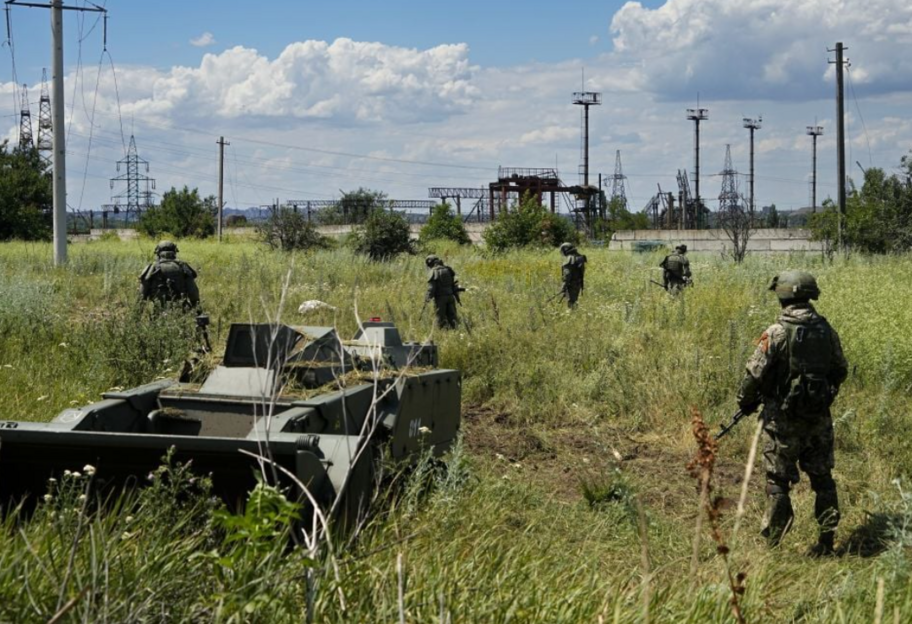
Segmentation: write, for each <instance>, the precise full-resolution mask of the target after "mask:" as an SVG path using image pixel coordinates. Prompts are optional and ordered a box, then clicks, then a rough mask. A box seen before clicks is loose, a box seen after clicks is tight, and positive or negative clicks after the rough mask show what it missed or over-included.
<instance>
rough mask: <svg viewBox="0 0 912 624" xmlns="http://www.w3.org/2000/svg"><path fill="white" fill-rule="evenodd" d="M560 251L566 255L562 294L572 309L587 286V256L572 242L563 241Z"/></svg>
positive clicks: (562, 271)
mask: <svg viewBox="0 0 912 624" xmlns="http://www.w3.org/2000/svg"><path fill="white" fill-rule="evenodd" d="M560 252H561V254H563V255H564V263H563V265H562V266H561V280H562V281H563V287H562V289H561V294H562V295H563V297H564V298H565V299H566V300H567V307H569V308H571V309H572V308H575V307H576V302H577V300H578V299H579V296H580V293H581V292H582V291H583V289H584V288H585V286H586V256H584V255H582V254H581V253H579V252H577V251H576V247H574V246H573V244H572V243H561V246H560Z"/></svg>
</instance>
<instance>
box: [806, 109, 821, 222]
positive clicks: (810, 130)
mask: <svg viewBox="0 0 912 624" xmlns="http://www.w3.org/2000/svg"><path fill="white" fill-rule="evenodd" d="M807 134H808V136H810V137H811V145H812V148H811V150H812V152H811V153H812V156H811V212H817V137H819V136H820V135H821V134H823V126H818V125H817V123H816V122H815V123H814V125H813V126H808V127H807Z"/></svg>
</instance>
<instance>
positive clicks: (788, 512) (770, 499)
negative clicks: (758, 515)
mask: <svg viewBox="0 0 912 624" xmlns="http://www.w3.org/2000/svg"><path fill="white" fill-rule="evenodd" d="M793 517H794V512H793V511H792V499H791V498H790V497H789V483H788V482H787V481H786V482H781V481H779V480H775V481H774V480H772V479H771V480H770V481H769V482H768V483H767V484H766V514H765V515H764V517H763V530H762V531H760V534H761V535H762V536H763V537H765V538H766V543H767V545H768V546H769V547H770V548H775V547H776V546H778V545H779V543H780V542H781V541H782V537H783V536H784V535H785V534H786V533H788V531H789V529H791V528H792V518H793Z"/></svg>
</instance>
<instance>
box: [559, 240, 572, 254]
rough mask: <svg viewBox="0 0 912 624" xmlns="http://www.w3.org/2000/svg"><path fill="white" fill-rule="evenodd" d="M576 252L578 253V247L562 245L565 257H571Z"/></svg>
mask: <svg viewBox="0 0 912 624" xmlns="http://www.w3.org/2000/svg"><path fill="white" fill-rule="evenodd" d="M574 251H576V247H574V246H573V243H561V246H560V252H561V253H562V254H564V255H565V256H569V255H570V254H572V253H573V252H574Z"/></svg>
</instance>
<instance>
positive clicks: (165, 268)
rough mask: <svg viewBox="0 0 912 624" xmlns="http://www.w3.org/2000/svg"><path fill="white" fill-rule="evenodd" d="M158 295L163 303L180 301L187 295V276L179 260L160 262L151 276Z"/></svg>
mask: <svg viewBox="0 0 912 624" xmlns="http://www.w3.org/2000/svg"><path fill="white" fill-rule="evenodd" d="M150 278H151V279H152V280H154V283H155V291H156V295H157V296H158V297H159V299H161V300H163V301H179V300H180V299H181V298H182V297H184V296H186V295H187V294H188V293H187V275H186V273H184V267H183V266H182V265H181V264H180V262H178V261H177V260H160V261H159V262H157V263H156V267H155V269H154V270H153V271H152V275H151V276H150Z"/></svg>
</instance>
